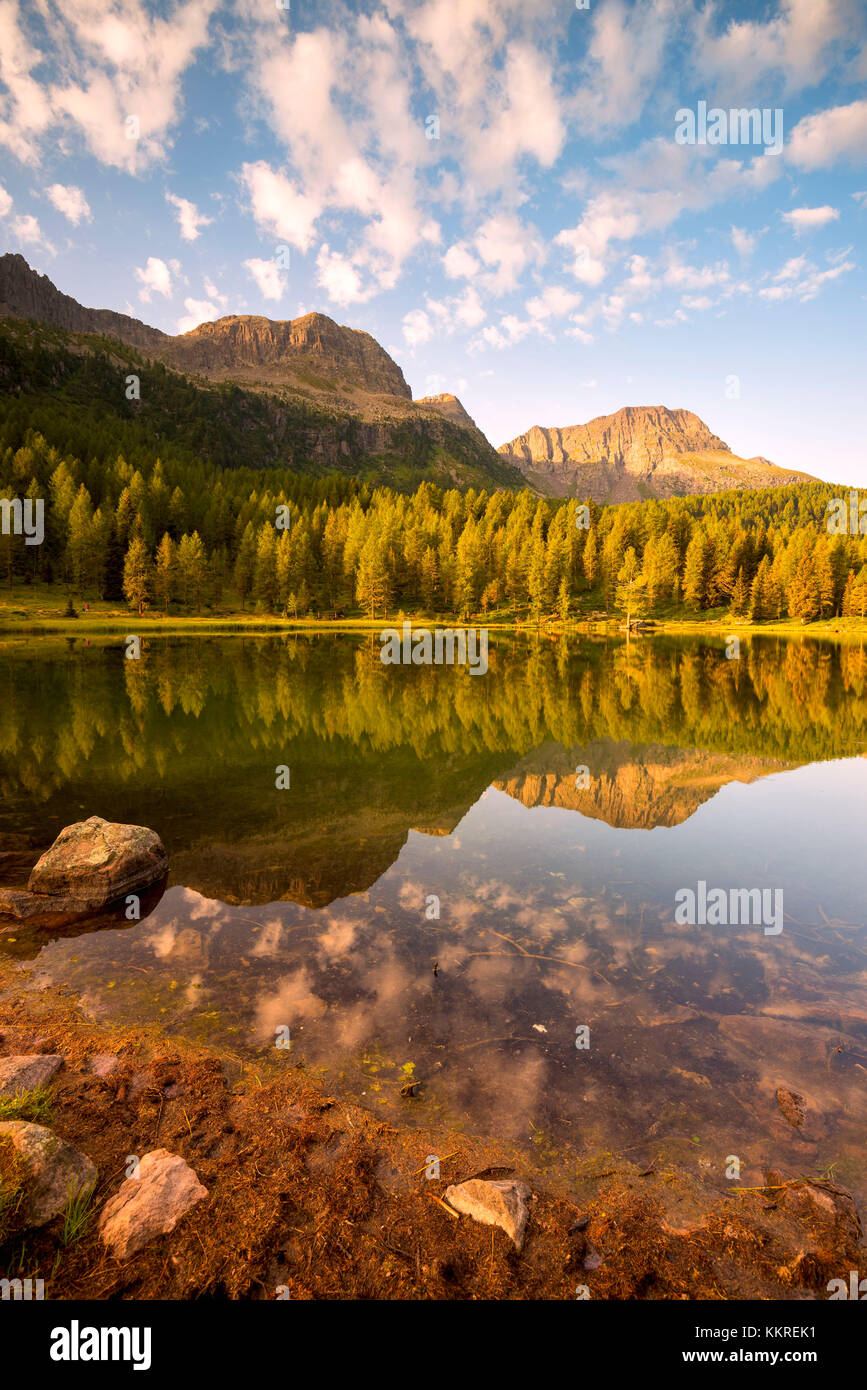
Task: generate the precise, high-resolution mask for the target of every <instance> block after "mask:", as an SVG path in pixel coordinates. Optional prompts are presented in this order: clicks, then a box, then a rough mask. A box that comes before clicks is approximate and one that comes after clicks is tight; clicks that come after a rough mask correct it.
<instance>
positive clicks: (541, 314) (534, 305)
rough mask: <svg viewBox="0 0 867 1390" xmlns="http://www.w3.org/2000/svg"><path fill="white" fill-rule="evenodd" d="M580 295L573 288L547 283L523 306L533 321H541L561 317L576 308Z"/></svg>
mask: <svg viewBox="0 0 867 1390" xmlns="http://www.w3.org/2000/svg"><path fill="white" fill-rule="evenodd" d="M580 303H581V295H580V294H578V293H577V291H574V290H567V289H564V288H563V286H562V285H548V286H547V287H546V288H545V289H544V290H543V291H542V293H541V294H540V295H536V296H534V298H533V299H528V300H527V302H526V304H525V305H524V308H525V309H526V311H527V313H528V314H529V315H530V318H531V319H533V320H534V322H537V323H541V322H544V321H545V320H546V319H550V318H561V317H562V316H563V315H564V314H568V313H570V312H571V311H572V310H573V309H577V307H578V305H579V304H580Z"/></svg>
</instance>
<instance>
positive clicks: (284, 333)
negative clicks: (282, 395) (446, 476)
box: [160, 314, 412, 400]
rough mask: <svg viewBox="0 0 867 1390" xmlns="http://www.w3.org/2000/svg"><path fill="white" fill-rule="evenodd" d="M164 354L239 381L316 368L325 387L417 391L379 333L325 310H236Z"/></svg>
mask: <svg viewBox="0 0 867 1390" xmlns="http://www.w3.org/2000/svg"><path fill="white" fill-rule="evenodd" d="M160 356H161V357H162V358H163V360H164V361H165V362H167V363H168V364H170V365H171V366H173V367H176V368H177V369H179V370H181V371H186V372H200V373H202V374H203V375H206V376H228V375H231V376H232V378H233V379H235V380H242V381H243V380H249V381H261V380H262V379H263V371H262V369H263V368H264V369H265V379H266V380H267V381H269V382H274V383H275V384H276V382H277V380H278V378H279V376H280V374H281V373H283V374H285V375H287V376H289V377H295V376H300V379H301V381H302V382H303V381H304V376H305V373H306V374H307V375H308V376H309V375H310V373H311V372H312V374H313V377H314V380H313V382H312V383H308V384H312V385H314V386H315V385H316V384H317V381H318V382H322V384H323V386H324V387H326V388H327V387H328V386H331V387H333V388H334V389H336V388H337V386H338V384H340V385H342V386H344V387H345V386H347V385H348V386H350V387H360V388H361V389H362V390H364V391H370V392H374V393H381V394H383V395H388V396H398V397H399V398H400V399H402V400H411V399H412V392H411V391H410V389H409V387H408V386H407V384H406V381H405V380H404V375H403V372H402V371H401V370H400V367H399V366H398V365H397V363H396V362H394V361H393V360H392V358H390V357H389V355H388V353H387V352H386V351H385V349H384V348H381V347H380V345H379V343H378V342H377V341H376V339H375V338H372V337H371V336H370V334H369V333H364V332H363V331H362V330H360V329H357V328H344V327H342V326H341V325H340V324H337V323H335V322H334V320H333V319H330V318H328V317H327V316H326V315H325V314H304V315H303V317H301V318H298V319H278V320H274V319H266V318H260V317H258V316H256V315H253V314H243V315H239V314H233V315H231V316H230V317H228V318H223V319H217V320H216V321H215V322H214V323H201V324H199V326H198V328H194V329H192V331H191V332H189V333H184V334H182V335H181V336H179V337H176V338H170V339H169V340H168V341H167V342H166V343H165V344H164V345H163V347H162V350H161V352H160Z"/></svg>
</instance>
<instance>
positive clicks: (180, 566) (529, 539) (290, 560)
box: [0, 431, 867, 622]
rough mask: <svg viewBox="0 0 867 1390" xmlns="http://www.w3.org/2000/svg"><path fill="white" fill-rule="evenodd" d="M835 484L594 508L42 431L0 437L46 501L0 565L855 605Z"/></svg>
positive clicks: (170, 586) (95, 587) (552, 596)
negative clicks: (397, 487)
mask: <svg viewBox="0 0 867 1390" xmlns="http://www.w3.org/2000/svg"><path fill="white" fill-rule="evenodd" d="M844 492H845V490H844V489H841V488H839V487H837V488H835V487H833V486H831V485H828V484H824V483H803V484H797V485H795V486H792V487H786V488H779V489H761V490H755V491H750V492H739V491H729V492H722V493H717V494H714V495H713V496H710V497H685V498H672V499H670V500H668V501H665V502H661V501H655V500H652V501H645V502H640V503H630V504H627V505H619V506H606V507H600V506H597V505H596V504H594V503H593V502H590V501H588V502H586V503H582V502H580V501H578V500H577V499H567V500H564V499H540V498H538V497H535V496H534V495H533V494H531V493H530V492H529V491H522V492H506V491H497V492H486V491H478V490H476V489H474V488H471V489H469V490H468V491H465V492H461V491H458V490H457V489H449V490H443V489H441V488H438V487H436V486H434V485H433V484H432V483H429V482H424V483H422V484H421V485H420V486H419V487H418V488H416V490H415V491H414V492H412V493H400V492H396V491H393V490H391V489H389V488H386V487H373V486H372V485H370V484H366V483H361V482H359V481H358V480H357V479H353V478H347V477H345V476H342V475H330V476H328V477H325V478H315V477H310V476H304V475H299V474H298V473H295V472H292V471H290V470H288V469H258V470H257V469H250V468H237V469H232V470H224V469H219V468H217V467H214V466H212V465H208V464H205V463H202V462H201V461H200V460H198V461H190V460H187V459H178V458H174V459H171V460H167V461H163V460H161V459H159V458H155V459H154V460H153V461H152V462H146V461H143V460H141V459H139V463H138V466H136V467H133V466H132V465H131V464H130V463H128V462H127V461H126V460H125V459H124V458H123V456H120V455H119V456H115V457H113V458H112V459H111V460H109V459H107V458H105V457H104V456H102V457H91V458H89V459H88V460H87V461H82V460H81V459H80V458H78V457H77V456H75V455H73V454H70V453H68V452H64V451H63V449H62V448H58V447H56V446H55V445H54V444H51V443H49V441H48V440H47V439H46V438H45V436H44V435H43V434H41V433H38V432H35V431H28V432H27V433H26V436H25V441H24V443H23V444H20V445H18V446H17V447H16V444H15V441H14V439H13V440H11V441H10V440H7V439H4V438H3V435H2V433H0V496H5V497H21V498H25V497H28V498H31V499H32V500H34V501H35V500H37V499H41V500H42V501H43V502H44V504H45V530H46V539H45V543H44V544H43V545H42V546H32V547H27V546H25V545H24V543H23V539H22V538H21V537H17V536H13V535H8V536H3V535H0V577H2V578H3V579H5V582H6V583H7V584H8V585H13V584H15V583H16V582H22V581H23V582H31V583H32V582H34V581H42V582H50V583H54V584H56V585H62V586H65V588H66V589H67V591H68V592H69V593H70V595H77V596H79V597H81V598H84V597H87V596H88V595H91V596H99V597H103V598H110V599H120V598H121V597H123V598H125V599H126V600H127V602H128V603H129V604H130V605H131V606H132V607H134V608H136V609H138V610H139V611H141V610H142V609H143V608H144V607H145V606H146V605H151V606H154V607H159V608H162V609H164V610H166V611H168V610H169V609H170V608H178V607H179V608H181V609H183V610H185V611H190V612H192V611H196V612H201V611H202V610H203V609H204V608H205V607H211V608H216V609H219V608H220V607H221V606H222V607H225V606H228V605H231V606H235V605H236V604H239V605H240V606H241V607H242V608H245V609H248V610H257V611H261V612H267V613H282V614H285V615H287V616H302V615H304V614H309V613H317V614H323V615H326V614H329V613H348V612H350V611H358V610H360V611H362V612H364V613H367V614H369V615H370V616H371V617H373V618H378V617H386V616H387V615H388V614H390V613H391V614H393V613H394V612H395V611H397V610H404V611H407V612H425V613H431V614H443V615H445V614H454V615H457V616H458V617H461V618H469V617H472V616H477V615H479V614H489V613H493V612H495V611H498V610H499V611H502V610H508V611H510V612H522V613H527V614H528V615H529V616H531V617H534V618H535V619H536V620H540V619H541V618H542V617H545V616H548V615H553V616H555V617H556V618H558V619H559V620H561V621H563V622H566V621H568V620H569V618H570V616H573V615H575V614H576V612H577V610H578V608H579V607H580V608H581V609H582V610H583V611H585V612H586V611H590V610H593V609H594V608H596V609H599V610H604V611H605V612H611V611H621V612H625V613H627V614H628V615H629V616H633V615H636V614H638V613H647V614H652V613H654V612H672V611H674V610H675V609H678V610H680V609H684V610H686V611H687V612H693V613H701V612H703V611H708V610H719V609H726V610H727V611H729V612H730V613H731V614H732V615H733V616H735V617H742V618H750V619H752V620H755V621H762V620H772V619H779V618H783V617H789V618H794V619H796V620H800V621H804V622H807V621H810V620H812V619H814V618H820V617H821V618H827V617H832V616H835V615H839V616H859V617H862V618H863V617H864V616H865V615H867V536H863V535H847V534H844V535H831V534H829V531H828V527H827V517H828V503H829V501H830V500H831V499H832V498H833V497H836V496H840V495H841V494H844Z"/></svg>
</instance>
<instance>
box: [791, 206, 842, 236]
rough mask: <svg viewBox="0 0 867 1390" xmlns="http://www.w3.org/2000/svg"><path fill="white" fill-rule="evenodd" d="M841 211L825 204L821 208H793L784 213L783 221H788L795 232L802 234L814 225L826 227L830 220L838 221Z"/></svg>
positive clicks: (810, 229)
mask: <svg viewBox="0 0 867 1390" xmlns="http://www.w3.org/2000/svg"><path fill="white" fill-rule="evenodd" d="M839 216H840V213H839V212H838V210H837V209H836V208H832V207H829V206H828V205H827V204H825V206H824V207H821V208H793V209H792V211H791V212H784V213H783V221H784V222H788V224H789V226H790V227H791V228H792V230H793V231H794V232H796V233H797V234H798V235H800V233H801V232H810V231H812V230H813V228H814V227H825V226H827V224H828V223H829V222H836V221H837V219H838V218H839Z"/></svg>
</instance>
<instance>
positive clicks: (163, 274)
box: [135, 256, 173, 304]
mask: <svg viewBox="0 0 867 1390" xmlns="http://www.w3.org/2000/svg"><path fill="white" fill-rule="evenodd" d="M135 278H136V279H137V280H138V281H140V282H141V286H142V288H141V289H140V290H139V292H138V297H139V299H140V300H141V301H142V302H143V303H144V304H149V303H150V300H151V296H152V295H154V294H161V295H163V297H164V298H165V299H171V297H172V294H173V289H172V276H171V271H170V270H169V267H168V266H167V265H166V263H165V261H162V260H160V258H159V256H148V259H147V265H146V266H144V267H140V266H137V267H136V271H135Z"/></svg>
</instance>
